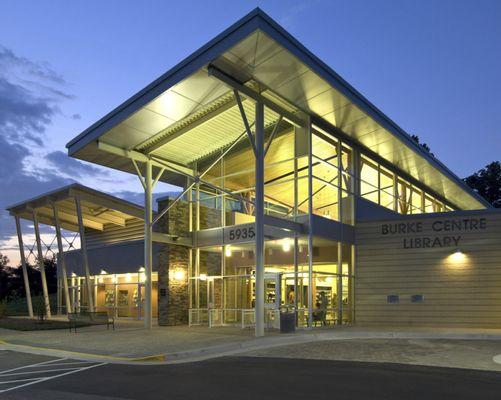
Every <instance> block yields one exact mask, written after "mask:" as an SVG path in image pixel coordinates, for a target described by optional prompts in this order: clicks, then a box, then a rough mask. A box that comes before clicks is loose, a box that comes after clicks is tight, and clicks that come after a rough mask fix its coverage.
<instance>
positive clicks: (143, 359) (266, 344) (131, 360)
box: [0, 331, 501, 365]
mask: <svg viewBox="0 0 501 400" xmlns="http://www.w3.org/2000/svg"><path fill="white" fill-rule="evenodd" d="M357 339H359V340H360V339H365V340H370V339H425V340H433V339H434V340H440V339H444V340H445V339H446V340H499V341H501V334H498V333H454V332H398V331H388V332H377V331H365V332H364V331H358V332H353V331H351V332H349V331H344V332H343V331H330V332H316V333H299V334H293V335H280V336H268V337H264V338H256V339H253V340H250V341H244V342H236V343H228V344H222V345H216V346H209V347H204V348H199V349H192V350H186V351H179V352H173V353H162V354H154V355H146V356H135V357H118V356H113V355H103V354H92V353H83V352H75V351H68V350H58V349H51V348H44V347H37V346H30V345H23V344H14V343H8V342H6V341H3V340H0V349H2V350H11V351H17V352H21V353H30V354H37V355H45V356H52V357H63V358H71V359H76V360H84V361H100V362H107V363H110V364H134V365H168V364H183V363H190V362H198V361H204V360H208V359H212V358H218V357H223V356H229V355H236V354H239V353H245V352H248V351H255V350H266V349H269V348H273V347H280V346H287V345H292V344H302V343H311V342H320V341H333V340H357Z"/></svg>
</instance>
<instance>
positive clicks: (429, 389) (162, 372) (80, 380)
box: [0, 352, 501, 400]
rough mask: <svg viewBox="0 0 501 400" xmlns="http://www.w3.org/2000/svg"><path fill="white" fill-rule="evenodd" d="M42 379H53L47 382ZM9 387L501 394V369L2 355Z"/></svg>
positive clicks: (103, 395)
mask: <svg viewBox="0 0 501 400" xmlns="http://www.w3.org/2000/svg"><path fill="white" fill-rule="evenodd" d="M40 370H44V371H46V370H58V371H55V372H40ZM32 372H34V373H32ZM16 373H19V374H20V375H16ZM40 374H41V375H40ZM40 376H42V377H43V376H45V377H47V379H45V380H43V379H42V380H40V379H38V378H39V377H40ZM31 378H33V379H32V380H31V381H29V382H28V383H30V382H33V383H30V384H29V385H26V386H21V383H22V382H19V383H17V386H19V387H16V386H15V385H16V383H14V384H12V383H9V384H2V383H1V382H3V381H7V380H8V381H16V380H19V381H21V380H22V379H31ZM12 385H14V386H12ZM2 387H3V388H7V387H9V388H11V389H10V390H8V391H5V392H3V393H2V392H1V391H0V398H2V399H33V400H36V399H54V400H57V399H72V400H80V399H82V400H83V399H85V400H94V399H96V400H97V399H141V400H147V399H159V398H165V399H169V400H171V399H199V398H203V399H287V400H292V399H301V400H305V399H324V398H325V399H330V400H331V399H350V400H357V399H371V400H373V399H389V400H391V399H398V400H402V399H408V400H412V399H419V400H422V399H427V400H428V399H441V400H442V399H448V398H451V399H452V398H453V399H455V400H459V399H478V398H481V399H499V398H501V373H499V372H493V371H478V370H467V369H459V368H438V367H423V366H415V365H403V364H395V363H370V362H352V361H331V360H307V359H295V358H263V357H222V358H217V359H212V360H207V361H203V362H197V363H187V364H181V365H152V366H144V365H119V364H104V363H99V364H97V363H88V364H84V363H82V362H79V361H76V360H68V359H58V358H48V357H41V356H35V355H27V354H20V353H14V352H2V353H1V354H0V390H2Z"/></svg>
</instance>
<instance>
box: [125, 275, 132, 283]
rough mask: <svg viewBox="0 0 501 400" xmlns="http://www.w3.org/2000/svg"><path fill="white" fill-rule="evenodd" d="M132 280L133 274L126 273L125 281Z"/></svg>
mask: <svg viewBox="0 0 501 400" xmlns="http://www.w3.org/2000/svg"><path fill="white" fill-rule="evenodd" d="M131 280H132V276H131V274H129V273H128V274H126V275H125V282H130V281H131Z"/></svg>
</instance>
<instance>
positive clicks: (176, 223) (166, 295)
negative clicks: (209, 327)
mask: <svg viewBox="0 0 501 400" xmlns="http://www.w3.org/2000/svg"><path fill="white" fill-rule="evenodd" d="M171 201H172V200H171V199H166V200H163V201H160V202H159V203H158V209H159V210H163V209H164V208H165V207H167V206H168V205H169V204H170V202H171ZM188 215H189V208H188V204H187V203H185V202H178V203H177V204H175V205H174V206H173V207H172V208H171V209H170V210H169V212H168V213H167V214H166V215H165V216H164V217H162V218H161V219H160V221H159V222H158V223H157V225H156V229H155V230H156V231H158V232H164V233H170V234H172V235H179V236H187V235H188V233H189V226H188V224H189V218H188ZM188 264H189V249H188V248H187V247H184V246H176V245H168V244H163V245H162V247H161V249H160V251H159V252H158V325H186V324H187V323H188V308H189V292H188V267H189V265H188ZM175 277H177V279H176V278H175ZM179 278H182V279H179Z"/></svg>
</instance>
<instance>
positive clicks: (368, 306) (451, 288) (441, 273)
mask: <svg viewBox="0 0 501 400" xmlns="http://www.w3.org/2000/svg"><path fill="white" fill-rule="evenodd" d="M480 218H483V219H485V229H473V230H470V229H462V230H460V231H447V232H444V231H435V230H433V222H434V221H446V220H447V221H456V222H457V221H461V220H465V219H476V220H479V219H480ZM407 222H412V223H417V222H420V223H421V228H422V229H421V231H420V232H416V233H409V234H402V233H395V234H383V229H382V226H383V224H394V223H404V224H405V223H407ZM444 236H456V237H457V236H460V239H459V244H458V246H457V247H458V248H459V249H460V250H461V251H462V252H463V254H464V258H463V259H457V260H454V257H453V256H451V255H452V254H453V253H454V252H455V250H456V246H454V245H451V246H448V247H434V248H404V239H407V244H408V243H409V239H416V238H423V237H429V238H431V240H432V241H433V240H434V238H435V237H438V238H439V239H441V240H443V237H444ZM356 243H357V244H356V254H357V258H356V260H357V265H356V279H355V321H356V323H357V324H361V325H383V326H405V325H407V326H443V327H472V328H494V327H495V328H499V327H501V213H500V212H499V211H496V210H493V211H491V210H486V211H485V212H484V213H478V212H475V213H472V214H468V213H464V212H458V213H444V214H436V215H434V216H431V217H430V216H409V217H402V218H401V219H398V220H395V219H392V220H384V221H377V222H374V221H371V222H362V223H359V224H358V225H357V229H356ZM388 295H398V296H399V303H397V304H392V303H388V302H387V296H388ZM412 295H423V296H424V301H423V302H419V303H413V302H411V296H412Z"/></svg>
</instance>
